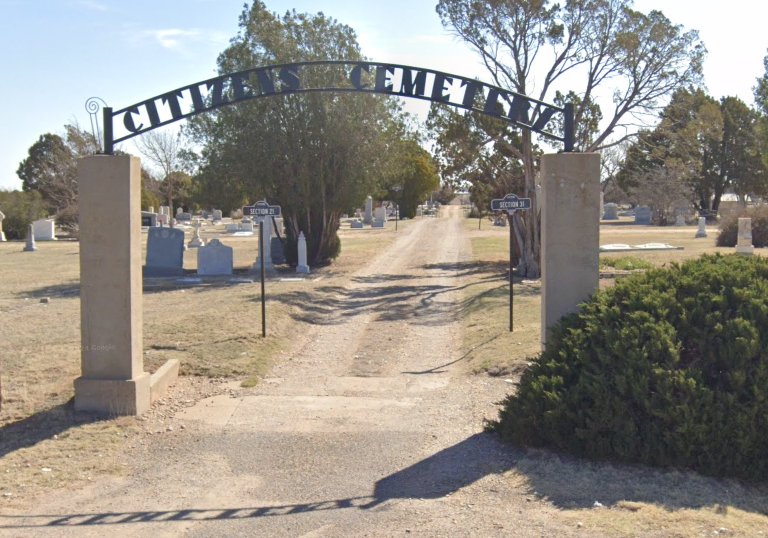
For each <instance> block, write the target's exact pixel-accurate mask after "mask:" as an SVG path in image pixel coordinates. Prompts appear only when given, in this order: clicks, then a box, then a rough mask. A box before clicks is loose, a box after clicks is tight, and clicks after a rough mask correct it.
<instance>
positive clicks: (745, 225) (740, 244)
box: [736, 217, 755, 255]
mask: <svg viewBox="0 0 768 538" xmlns="http://www.w3.org/2000/svg"><path fill="white" fill-rule="evenodd" d="M754 250H755V247H754V246H753V245H752V219H751V218H749V217H739V235H738V239H737V241H736V252H738V253H739V254H744V255H751V254H752V253H753V252H754Z"/></svg>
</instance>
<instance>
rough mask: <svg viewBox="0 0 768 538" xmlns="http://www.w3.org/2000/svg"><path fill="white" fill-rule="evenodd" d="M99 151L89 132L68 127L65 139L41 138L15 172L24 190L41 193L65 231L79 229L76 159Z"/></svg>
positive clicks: (76, 126)
mask: <svg viewBox="0 0 768 538" xmlns="http://www.w3.org/2000/svg"><path fill="white" fill-rule="evenodd" d="M98 149H99V145H98V142H97V141H96V139H95V138H94V137H93V136H92V135H91V134H90V133H87V132H86V131H83V130H82V129H80V127H79V126H78V125H76V124H74V125H65V126H64V135H63V136H61V135H58V134H51V133H46V134H44V135H41V136H40V138H39V139H38V141H37V142H35V143H34V144H33V145H32V146H31V147H30V148H29V152H28V155H27V158H26V159H24V160H23V161H22V162H21V163H20V164H19V168H18V169H17V171H16V174H17V175H18V176H19V178H20V179H21V182H22V189H23V190H25V191H37V192H39V193H40V194H41V196H42V198H43V201H44V202H45V204H46V206H47V208H48V210H49V211H50V212H51V213H53V214H54V215H55V218H56V220H57V222H58V224H59V225H60V226H62V227H64V228H66V229H70V230H73V229H76V228H77V218H78V210H77V160H78V159H79V158H80V157H85V156H87V155H93V154H95V153H96V152H97V151H98Z"/></svg>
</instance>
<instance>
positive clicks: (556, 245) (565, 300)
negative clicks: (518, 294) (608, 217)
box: [540, 153, 600, 345]
mask: <svg viewBox="0 0 768 538" xmlns="http://www.w3.org/2000/svg"><path fill="white" fill-rule="evenodd" d="M541 185H542V196H541V198H540V200H541V207H542V213H541V269H542V274H541V282H542V286H541V342H542V345H545V344H546V341H547V333H548V332H549V329H550V328H551V327H552V325H554V324H555V323H557V321H558V320H559V319H560V318H562V317H563V316H564V315H566V314H569V313H571V312H575V311H576V310H577V308H578V305H579V304H580V303H582V302H584V301H585V300H586V299H588V298H589V296H590V295H592V294H594V293H595V292H596V291H597V288H598V281H599V273H598V271H599V261H598V258H599V247H600V154H599V153H558V154H550V155H544V156H543V157H542V158H541Z"/></svg>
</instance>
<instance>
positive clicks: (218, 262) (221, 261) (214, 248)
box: [197, 239, 233, 276]
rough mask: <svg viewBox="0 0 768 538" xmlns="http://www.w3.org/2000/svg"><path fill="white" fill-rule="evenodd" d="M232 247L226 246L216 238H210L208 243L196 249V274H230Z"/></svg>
mask: <svg viewBox="0 0 768 538" xmlns="http://www.w3.org/2000/svg"><path fill="white" fill-rule="evenodd" d="M232 252H233V251H232V247H228V246H227V245H225V244H223V243H222V242H221V241H219V240H218V239H211V240H210V241H209V242H208V245H205V246H202V247H200V248H199V249H197V274H198V275H209V276H212V275H231V274H232V260H233V256H232Z"/></svg>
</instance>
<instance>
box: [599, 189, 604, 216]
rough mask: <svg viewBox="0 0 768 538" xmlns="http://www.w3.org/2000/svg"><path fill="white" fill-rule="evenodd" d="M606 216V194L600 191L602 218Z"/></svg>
mask: <svg viewBox="0 0 768 538" xmlns="http://www.w3.org/2000/svg"><path fill="white" fill-rule="evenodd" d="M604 214H605V193H604V192H603V191H600V216H602V215H604Z"/></svg>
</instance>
